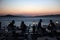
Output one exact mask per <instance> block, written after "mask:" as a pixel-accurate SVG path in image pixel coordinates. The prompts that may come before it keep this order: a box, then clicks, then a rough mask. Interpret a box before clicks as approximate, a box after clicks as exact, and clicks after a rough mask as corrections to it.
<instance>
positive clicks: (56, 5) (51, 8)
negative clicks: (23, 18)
mask: <svg viewBox="0 0 60 40" xmlns="http://www.w3.org/2000/svg"><path fill="white" fill-rule="evenodd" d="M6 14H12V15H32V16H33V15H49V14H60V0H0V15H6Z"/></svg>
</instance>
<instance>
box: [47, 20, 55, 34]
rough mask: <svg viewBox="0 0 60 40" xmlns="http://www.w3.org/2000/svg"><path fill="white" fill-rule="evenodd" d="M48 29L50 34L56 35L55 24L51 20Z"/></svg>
mask: <svg viewBox="0 0 60 40" xmlns="http://www.w3.org/2000/svg"><path fill="white" fill-rule="evenodd" d="M48 29H49V30H50V31H51V33H52V34H54V35H56V26H55V24H54V22H53V21H52V20H50V23H49V25H48Z"/></svg>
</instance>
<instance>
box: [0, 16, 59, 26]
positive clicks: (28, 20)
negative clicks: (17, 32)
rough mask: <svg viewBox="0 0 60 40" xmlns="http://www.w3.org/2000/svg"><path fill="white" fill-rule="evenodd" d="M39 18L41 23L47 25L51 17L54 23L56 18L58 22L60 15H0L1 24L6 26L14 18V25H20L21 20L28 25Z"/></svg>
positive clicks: (36, 21)
mask: <svg viewBox="0 0 60 40" xmlns="http://www.w3.org/2000/svg"><path fill="white" fill-rule="evenodd" d="M39 19H42V21H43V22H42V25H48V24H49V20H50V19H52V20H53V21H54V23H55V22H56V20H58V22H59V23H60V17H34V18H32V17H29V18H28V17H26V18H21V17H0V21H1V22H2V26H7V25H8V24H9V23H10V22H11V21H12V20H15V25H16V26H20V23H21V21H24V22H25V24H26V25H27V26H28V25H32V24H33V22H35V23H36V24H38V22H39Z"/></svg>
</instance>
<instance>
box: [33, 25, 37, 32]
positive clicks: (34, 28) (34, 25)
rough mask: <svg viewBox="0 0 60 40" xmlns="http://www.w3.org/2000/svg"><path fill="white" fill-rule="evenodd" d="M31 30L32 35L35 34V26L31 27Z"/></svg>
mask: <svg viewBox="0 0 60 40" xmlns="http://www.w3.org/2000/svg"><path fill="white" fill-rule="evenodd" d="M32 29H33V30H32V31H33V33H35V29H36V27H35V25H33V27H32Z"/></svg>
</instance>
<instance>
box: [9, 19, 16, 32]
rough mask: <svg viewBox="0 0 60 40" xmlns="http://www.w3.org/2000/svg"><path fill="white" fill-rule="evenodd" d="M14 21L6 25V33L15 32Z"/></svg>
mask: <svg viewBox="0 0 60 40" xmlns="http://www.w3.org/2000/svg"><path fill="white" fill-rule="evenodd" d="M14 24H15V21H14V20H12V22H11V23H10V24H9V25H8V31H12V32H13V33H14V32H15V27H16V26H15V25H14Z"/></svg>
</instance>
